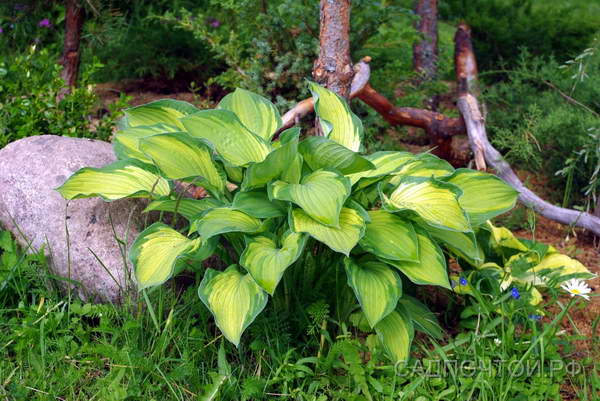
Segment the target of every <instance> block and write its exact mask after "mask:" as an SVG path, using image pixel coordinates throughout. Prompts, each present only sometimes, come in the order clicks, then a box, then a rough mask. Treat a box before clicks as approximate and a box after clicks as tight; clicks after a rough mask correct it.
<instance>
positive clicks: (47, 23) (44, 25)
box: [38, 18, 52, 28]
mask: <svg viewBox="0 0 600 401" xmlns="http://www.w3.org/2000/svg"><path fill="white" fill-rule="evenodd" d="M38 26H39V27H40V28H50V27H51V26H52V23H51V22H50V20H49V19H48V18H44V19H43V20H41V21H40V22H38Z"/></svg>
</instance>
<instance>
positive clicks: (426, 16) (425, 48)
mask: <svg viewBox="0 0 600 401" xmlns="http://www.w3.org/2000/svg"><path fill="white" fill-rule="evenodd" d="M437 3H438V2H437V0H416V5H415V14H417V15H418V16H419V20H418V21H417V23H416V26H415V28H416V29H417V32H419V33H420V34H421V35H422V39H421V40H420V41H418V42H416V43H415V44H414V45H413V67H414V69H415V71H416V72H417V73H418V74H419V81H430V80H432V79H434V78H435V76H436V75H437V59H438V46H437V42H438V29H437V10H438V7H437Z"/></svg>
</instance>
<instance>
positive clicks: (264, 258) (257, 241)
mask: <svg viewBox="0 0 600 401" xmlns="http://www.w3.org/2000/svg"><path fill="white" fill-rule="evenodd" d="M307 238H308V236H306V235H305V234H301V233H292V232H288V233H286V234H285V235H284V237H283V239H282V240H281V248H279V247H278V246H277V243H275V241H273V240H272V239H271V238H268V237H264V236H260V235H259V236H256V237H252V238H250V239H249V240H248V245H247V246H246V249H245V250H244V253H242V256H241V258H240V264H241V265H242V266H244V267H245V268H246V270H248V272H250V274H251V275H252V277H253V278H254V281H256V282H257V283H258V284H259V285H260V286H261V287H262V288H264V289H265V291H267V292H268V293H269V294H271V295H273V293H274V292H275V288H276V287H277V284H279V281H280V280H281V277H283V273H284V272H285V270H286V269H287V268H288V267H289V266H291V265H292V263H294V262H295V261H296V260H297V259H298V257H299V256H300V254H301V253H302V250H303V249H304V245H305V244H306V239H307Z"/></svg>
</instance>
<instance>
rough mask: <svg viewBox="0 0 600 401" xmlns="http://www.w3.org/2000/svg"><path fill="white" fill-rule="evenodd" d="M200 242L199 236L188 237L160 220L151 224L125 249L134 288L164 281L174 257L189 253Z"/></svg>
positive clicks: (154, 284)
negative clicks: (132, 268) (135, 285)
mask: <svg viewBox="0 0 600 401" xmlns="http://www.w3.org/2000/svg"><path fill="white" fill-rule="evenodd" d="M200 243H201V240H200V239H199V238H198V239H195V240H191V239H189V238H187V237H185V236H183V235H181V234H180V233H178V232H177V231H175V230H173V229H172V228H171V227H169V226H167V225H165V224H162V223H154V224H152V225H151V226H150V227H148V228H147V229H145V230H144V231H142V232H141V233H140V234H139V235H138V237H137V238H136V240H135V241H134V243H133V245H132V246H131V250H130V252H129V259H130V260H131V263H133V266H134V268H135V278H136V282H137V285H138V288H139V289H140V290H143V289H144V288H147V287H152V286H156V285H160V284H162V283H164V282H165V281H167V280H168V279H169V278H171V276H172V275H173V272H174V270H175V263H176V262H177V260H178V259H179V258H181V257H182V256H184V255H186V254H188V253H190V252H193V251H194V250H195V249H196V248H198V247H199V246H200Z"/></svg>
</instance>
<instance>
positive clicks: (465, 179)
mask: <svg viewBox="0 0 600 401" xmlns="http://www.w3.org/2000/svg"><path fill="white" fill-rule="evenodd" d="M446 181H447V182H449V183H451V184H454V185H456V186H457V187H459V188H460V189H461V190H462V195H461V197H460V198H458V202H459V203H460V206H461V207H462V208H463V209H464V210H465V212H467V214H468V216H469V220H470V222H471V224H472V225H474V226H476V225H480V224H483V223H485V222H486V221H487V220H489V219H492V218H494V217H496V216H498V215H499V214H502V213H504V212H506V211H508V210H510V209H512V208H513V207H514V206H515V203H516V202H517V197H518V196H519V192H518V191H516V190H515V189H513V188H512V187H511V186H509V185H507V184H506V183H505V182H504V181H502V180H501V179H500V178H498V177H496V176H495V175H492V174H488V173H484V172H481V171H475V170H469V169H458V170H456V172H455V173H454V174H452V176H450V177H448V178H447V179H446Z"/></svg>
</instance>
